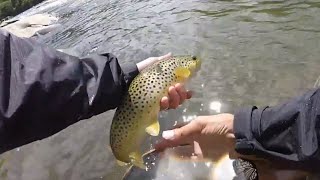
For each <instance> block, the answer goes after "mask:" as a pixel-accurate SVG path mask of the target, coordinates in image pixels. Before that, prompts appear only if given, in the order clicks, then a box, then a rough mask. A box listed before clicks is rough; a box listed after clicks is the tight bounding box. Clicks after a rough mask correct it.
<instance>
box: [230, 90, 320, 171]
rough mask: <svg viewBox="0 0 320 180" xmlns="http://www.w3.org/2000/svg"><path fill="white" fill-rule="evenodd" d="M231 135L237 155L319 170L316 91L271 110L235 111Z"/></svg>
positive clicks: (318, 92) (318, 98) (319, 116)
mask: <svg viewBox="0 0 320 180" xmlns="http://www.w3.org/2000/svg"><path fill="white" fill-rule="evenodd" d="M234 131H235V136H236V151H237V152H239V153H240V154H245V155H260V156H266V157H268V158H271V159H275V160H277V159H278V160H284V161H286V162H289V164H291V165H293V166H296V167H302V168H306V169H308V168H318V169H319V163H320V148H319V146H320V89H314V90H310V91H308V92H306V93H305V94H303V95H302V96H299V97H297V98H294V99H292V100H290V101H289V102H287V103H284V104H281V105H278V106H275V107H265V108H260V109H258V108H257V107H250V108H247V109H242V110H239V111H238V112H237V113H235V120H234ZM315 164H317V165H316V166H314V165H315ZM310 166H311V167H310ZM312 166H313V167H312Z"/></svg>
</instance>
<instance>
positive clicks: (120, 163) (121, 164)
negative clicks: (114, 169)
mask: <svg viewBox="0 0 320 180" xmlns="http://www.w3.org/2000/svg"><path fill="white" fill-rule="evenodd" d="M117 164H118V165H119V166H127V165H128V163H125V162H122V161H119V160H117Z"/></svg>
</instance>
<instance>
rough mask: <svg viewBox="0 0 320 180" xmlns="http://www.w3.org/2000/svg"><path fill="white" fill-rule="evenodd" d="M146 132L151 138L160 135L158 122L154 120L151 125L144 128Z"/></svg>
mask: <svg viewBox="0 0 320 180" xmlns="http://www.w3.org/2000/svg"><path fill="white" fill-rule="evenodd" d="M146 132H147V133H148V134H150V135H151V136H158V135H159V133H160V124H159V121H158V120H157V119H156V120H155V121H153V123H152V124H151V125H149V126H148V127H146Z"/></svg>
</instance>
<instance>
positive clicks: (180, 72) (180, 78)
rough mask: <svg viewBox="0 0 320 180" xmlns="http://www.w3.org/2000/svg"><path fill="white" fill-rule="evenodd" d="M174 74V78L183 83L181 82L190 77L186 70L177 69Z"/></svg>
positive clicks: (188, 71)
mask: <svg viewBox="0 0 320 180" xmlns="http://www.w3.org/2000/svg"><path fill="white" fill-rule="evenodd" d="M174 74H175V75H176V78H177V79H178V81H183V80H185V79H187V78H188V77H189V76H190V74H191V72H190V70H189V69H187V68H184V67H177V68H176V69H175V70H174Z"/></svg>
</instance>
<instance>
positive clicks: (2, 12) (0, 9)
mask: <svg viewBox="0 0 320 180" xmlns="http://www.w3.org/2000/svg"><path fill="white" fill-rule="evenodd" d="M13 13H14V9H13V7H12V5H11V2H10V1H4V2H1V3H0V18H1V19H2V18H5V17H7V16H9V15H11V14H13Z"/></svg>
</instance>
